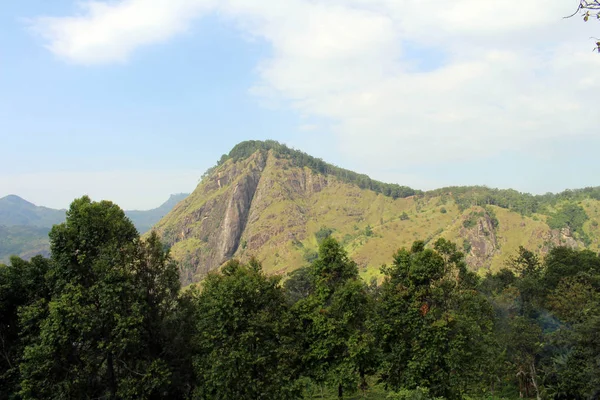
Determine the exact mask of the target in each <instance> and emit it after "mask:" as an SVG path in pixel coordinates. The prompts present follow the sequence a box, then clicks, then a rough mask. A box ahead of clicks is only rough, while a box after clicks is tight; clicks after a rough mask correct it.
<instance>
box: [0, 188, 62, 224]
mask: <svg viewBox="0 0 600 400" xmlns="http://www.w3.org/2000/svg"><path fill="white" fill-rule="evenodd" d="M65 211H66V210H55V209H52V208H47V207H39V206H36V205H35V204H33V203H30V202H28V201H27V200H24V199H22V198H21V197H19V196H15V195H9V196H6V197H3V198H1V199H0V225H3V226H18V225H21V226H34V227H46V228H47V227H50V226H52V225H54V224H58V223H60V222H62V221H64V219H65Z"/></svg>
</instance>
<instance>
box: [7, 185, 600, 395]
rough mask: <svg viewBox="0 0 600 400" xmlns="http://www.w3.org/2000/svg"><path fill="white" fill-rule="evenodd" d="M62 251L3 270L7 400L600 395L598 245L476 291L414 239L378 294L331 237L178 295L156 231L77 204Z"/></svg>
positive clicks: (462, 267)
mask: <svg viewBox="0 0 600 400" xmlns="http://www.w3.org/2000/svg"><path fill="white" fill-rule="evenodd" d="M564 214H565V215H567V216H570V217H572V218H571V219H570V220H569V221H571V222H568V223H575V224H576V223H578V222H577V221H579V219H578V218H580V216H579V214H578V211H577V209H567V210H564ZM573 221H574V222H573ZM50 241H51V244H52V247H51V256H50V258H44V257H41V256H38V257H35V258H33V259H32V260H30V261H25V260H22V259H19V258H17V257H13V258H12V259H11V261H10V263H9V265H0V313H1V315H2V318H1V319H0V339H1V340H0V356H1V357H0V399H40V398H44V399H64V398H106V399H162V398H165V399H167V398H168V399H261V398H265V399H275V398H276V399H301V398H327V397H329V398H350V397H351V396H353V395H354V394H355V393H360V395H361V396H369V398H380V399H384V398H387V399H417V398H418V399H433V398H438V399H439V398H445V399H461V398H470V399H475V398H480V399H483V398H486V399H490V398H514V399H516V398H547V399H591V398H595V396H597V395H598V393H600V378H599V377H600V365H599V364H598V362H597V360H598V359H599V357H600V337H599V335H598V334H597V333H598V332H600V257H599V256H598V254H596V253H593V252H591V251H588V250H575V249H571V248H566V247H555V248H553V249H552V250H551V251H550V252H549V253H548V255H547V256H546V257H545V258H544V259H540V258H539V257H538V256H536V255H535V254H533V253H532V252H530V251H529V250H527V249H524V248H520V249H519V251H518V252H517V253H516V254H514V255H513V257H512V258H511V261H510V263H509V264H508V265H507V266H506V268H505V269H503V270H501V271H499V272H498V273H495V274H488V275H487V276H486V277H484V278H480V277H478V276H477V275H475V274H474V273H473V272H470V270H469V268H468V265H467V264H466V262H465V257H464V254H463V253H462V252H461V251H460V250H459V249H458V247H457V246H456V245H455V244H454V243H451V242H449V241H447V240H445V239H439V240H437V241H436V242H434V243H431V244H429V245H426V244H425V242H423V241H415V242H414V244H413V245H412V246H411V248H401V249H399V250H398V251H397V252H396V253H395V254H393V255H390V263H389V264H388V265H384V266H382V267H381V273H382V279H381V280H380V281H376V280H375V281H371V282H368V283H367V282H364V281H363V280H362V279H361V277H360V276H359V274H358V266H357V264H356V262H355V261H354V260H353V259H352V258H351V257H350V256H349V255H348V254H347V253H346V251H345V250H344V248H343V246H342V245H341V244H340V243H339V242H337V241H336V240H335V239H333V238H332V237H331V236H330V235H323V237H322V239H321V240H320V246H319V251H318V254H317V255H316V257H315V258H314V259H313V260H312V262H311V263H310V264H309V265H308V266H306V267H303V268H301V269H298V270H296V271H295V272H293V273H292V274H290V275H289V276H286V277H284V276H277V275H267V274H265V273H264V272H263V270H262V266H261V264H260V263H259V262H258V261H257V260H254V259H252V260H250V261H249V262H248V263H242V262H239V261H237V260H232V261H230V262H228V263H227V264H226V265H224V266H223V267H222V268H221V269H220V270H219V271H216V272H213V273H211V274H209V275H208V277H207V278H206V279H205V280H204V281H203V282H202V284H201V285H199V286H195V287H190V288H188V289H187V290H182V289H181V287H180V285H179V277H178V266H177V264H176V263H175V262H174V261H173V260H172V259H171V257H170V255H169V252H168V251H167V250H165V248H164V246H163V245H162V244H161V242H160V240H159V238H158V236H157V235H156V234H151V235H150V236H148V237H147V238H146V239H142V238H140V237H139V235H138V233H137V231H136V230H135V228H134V227H133V225H132V224H131V221H129V219H128V218H127V217H126V216H125V214H124V213H123V211H122V210H121V209H120V208H119V207H118V206H116V205H115V204H113V203H111V202H107V201H103V202H92V201H91V200H90V199H89V198H87V197H83V198H81V199H77V200H75V201H74V202H73V203H72V204H71V207H70V209H69V211H68V213H67V219H66V221H65V222H64V223H62V224H60V225H57V226H55V227H54V228H53V229H52V232H51V233H50ZM323 396H325V397H323Z"/></svg>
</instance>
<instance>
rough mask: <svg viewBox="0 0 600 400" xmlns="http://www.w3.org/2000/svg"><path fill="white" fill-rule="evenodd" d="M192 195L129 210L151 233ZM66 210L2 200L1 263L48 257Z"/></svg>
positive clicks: (14, 198)
mask: <svg viewBox="0 0 600 400" xmlns="http://www.w3.org/2000/svg"><path fill="white" fill-rule="evenodd" d="M187 196H188V194H186V193H180V194H173V195H171V197H170V198H169V199H168V200H167V201H166V202H165V203H163V204H162V205H160V206H159V207H157V208H154V209H152V210H147V211H137V210H133V211H125V214H126V215H127V216H128V217H129V218H130V219H131V221H132V222H133V224H134V225H135V227H136V228H137V230H138V231H139V232H140V233H145V232H147V231H148V230H149V229H150V228H151V227H152V226H153V225H154V224H155V223H156V222H158V221H159V220H160V219H161V218H162V217H163V216H165V215H166V214H167V213H168V212H169V211H170V210H171V209H172V208H173V207H174V206H175V205H176V204H177V203H178V202H180V201H181V200H183V199H185V198H186V197H187ZM65 212H66V210H55V209H52V208H47V207H40V206H36V205H35V204H33V203H30V202H28V201H27V200H24V199H22V198H21V197H19V196H16V195H9V196H6V197H3V198H1V199H0V262H7V261H8V259H9V257H10V256H11V255H18V256H20V257H22V258H25V259H29V258H31V257H32V256H34V255H37V254H42V255H48V254H49V253H50V243H49V241H48V233H49V232H50V229H51V228H52V226H53V225H55V224H58V223H61V222H63V221H64V220H65Z"/></svg>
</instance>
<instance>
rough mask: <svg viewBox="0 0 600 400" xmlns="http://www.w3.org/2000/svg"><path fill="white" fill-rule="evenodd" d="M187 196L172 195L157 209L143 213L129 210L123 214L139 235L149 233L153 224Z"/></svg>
mask: <svg viewBox="0 0 600 400" xmlns="http://www.w3.org/2000/svg"><path fill="white" fill-rule="evenodd" d="M187 196H189V193H179V194H172V195H171V196H170V197H169V200H167V201H166V202H164V203H163V204H161V205H160V206H159V207H157V208H153V209H152V210H145V211H138V210H130V211H125V214H127V216H128V217H129V219H131V222H133V224H134V225H135V227H136V228H137V230H138V231H139V232H140V233H145V232H147V231H149V230H150V229H151V228H152V226H154V224H156V223H157V222H158V221H159V220H160V219H161V218H162V217H164V216H165V215H167V214H168V213H169V211H171V210H172V209H173V207H175V205H176V204H177V203H179V202H180V201H181V200H183V199H185V198H186V197H187Z"/></svg>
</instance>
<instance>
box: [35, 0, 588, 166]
mask: <svg viewBox="0 0 600 400" xmlns="http://www.w3.org/2000/svg"><path fill="white" fill-rule="evenodd" d="M84 4H85V6H84V7H83V9H82V13H81V14H80V15H76V16H70V17H64V18H40V19H38V20H36V21H35V23H34V26H35V28H36V30H37V31H39V32H41V34H42V35H43V36H44V37H45V38H46V39H47V40H48V47H49V48H50V49H51V50H52V51H53V52H54V53H55V54H57V55H58V56H60V57H63V58H65V59H67V60H69V61H72V62H76V63H83V64H93V63H105V62H115V61H123V60H126V59H127V58H128V57H131V54H132V53H133V52H134V51H135V50H136V49H137V48H139V47H141V46H147V45H151V44H153V43H156V42H159V41H163V40H167V39H169V38H171V37H173V36H174V35H177V34H180V33H181V32H183V31H185V30H186V29H187V28H188V27H189V26H190V24H191V23H192V22H193V21H195V20H197V19H200V18H201V17H202V16H203V15H205V14H206V13H209V12H213V13H217V14H218V15H220V16H222V17H224V18H226V19H228V20H230V21H231V23H232V26H233V27H235V28H237V29H240V30H241V31H242V32H243V33H244V34H246V35H250V36H252V37H255V38H259V39H261V40H265V41H266V42H268V43H269V44H270V45H271V46H272V49H273V52H272V54H273V55H272V57H271V58H269V59H266V60H261V62H260V64H259V66H258V71H259V74H260V81H259V82H257V83H256V85H255V87H254V88H252V90H253V92H254V93H260V94H261V95H262V96H269V97H270V100H271V101H273V100H275V102H277V101H279V100H283V101H284V102H285V104H289V105H290V106H291V107H293V108H295V109H296V110H297V111H298V112H299V113H300V114H301V115H305V116H308V117H316V118H318V119H320V120H323V119H325V120H328V121H330V122H331V129H332V130H333V132H334V133H335V135H336V137H337V138H338V143H339V145H340V148H341V149H342V150H343V151H344V152H345V153H346V154H348V155H350V156H352V157H353V158H356V159H361V160H362V162H361V165H363V166H365V165H367V164H368V165H369V168H367V169H370V171H367V172H374V171H377V170H381V169H382V168H383V167H384V166H393V167H395V168H401V167H402V166H403V165H408V164H418V163H427V162H431V161H432V160H436V161H439V160H442V161H444V160H446V161H450V160H458V159H473V158H481V159H484V158H485V157H487V156H490V155H493V154H496V153H498V152H500V151H504V150H517V151H519V150H520V151H527V149H529V148H531V147H534V146H536V143H538V142H539V141H548V140H553V139H557V138H564V137H570V136H581V135H596V134H595V132H596V128H595V125H594V123H593V118H592V115H591V114H590V106H589V105H590V104H592V102H593V101H594V100H595V99H596V97H597V92H598V87H599V85H600V77H599V76H598V73H597V71H598V70H599V67H600V56H599V55H597V54H593V53H592V52H591V49H592V46H593V44H592V42H591V41H590V42H588V41H587V40H588V39H587V38H588V37H590V36H592V35H593V32H594V30H600V26H599V25H594V24H593V23H589V24H584V23H583V22H582V21H580V20H576V19H573V20H563V19H562V17H563V16H564V15H568V14H570V13H571V12H572V8H573V7H572V4H570V3H569V2H564V1H563V0H549V1H547V2H545V3H544V6H543V7H540V6H539V3H536V2H523V1H521V0H503V1H500V2H483V1H480V0H454V1H452V2H449V3H448V4H444V7H440V2H439V1H433V0H328V1H313V0H284V1H278V2H273V1H271V0H221V1H218V2H217V1H214V2H213V1H212V0H123V1H119V2H110V3H109V2H89V3H84Z"/></svg>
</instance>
